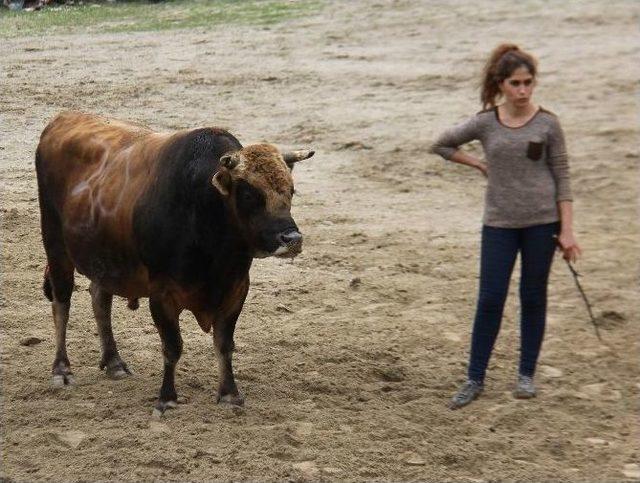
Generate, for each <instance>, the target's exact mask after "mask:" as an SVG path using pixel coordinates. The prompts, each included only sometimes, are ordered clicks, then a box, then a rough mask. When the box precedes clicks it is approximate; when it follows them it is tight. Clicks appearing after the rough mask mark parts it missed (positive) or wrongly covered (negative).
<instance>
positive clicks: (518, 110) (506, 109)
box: [498, 102, 538, 119]
mask: <svg viewBox="0 0 640 483" xmlns="http://www.w3.org/2000/svg"><path fill="white" fill-rule="evenodd" d="M498 108H499V109H500V111H501V113H503V114H505V115H506V116H507V117H509V118H510V119H526V118H528V117H530V116H531V115H533V114H534V113H535V112H536V111H537V110H538V106H536V105H535V104H534V103H532V102H529V103H527V104H525V105H523V106H518V105H515V104H512V103H511V102H505V103H504V104H502V105H500V106H499V107H498Z"/></svg>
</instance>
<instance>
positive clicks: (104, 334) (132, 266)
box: [36, 112, 314, 414]
mask: <svg viewBox="0 0 640 483" xmlns="http://www.w3.org/2000/svg"><path fill="white" fill-rule="evenodd" d="M313 154H314V152H313V151H309V150H300V151H292V152H281V151H280V150H278V148H276V147H275V146H273V145H270V144H253V145H249V146H246V147H243V146H242V145H241V144H240V142H239V141H238V140H237V139H236V138H235V137H234V136H233V135H231V134H230V133H229V132H227V131H226V130H223V129H218V128H201V129H191V130H183V131H178V132H173V133H159V132H154V131H152V130H150V129H148V128H146V127H144V126H139V125H136V124H132V123H128V122H122V121H117V120H111V119H106V118H103V117H100V116H96V115H90V114H84V113H79V112H64V113H61V114H59V115H58V116H57V117H56V118H55V119H54V120H53V121H51V122H50V123H49V124H48V125H47V127H46V128H45V129H44V131H43V132H42V135H41V137H40V142H39V144H38V148H37V151H36V173H37V179H38V197H39V204H40V214H41V229H42V239H43V244H44V249H45V252H46V258H47V268H46V271H45V280H44V285H43V288H44V292H45V295H46V296H47V298H49V300H50V301H51V302H52V309H53V320H54V326H55V334H56V353H55V358H54V361H53V368H52V383H53V385H54V386H65V385H70V384H73V382H74V380H73V374H72V371H71V365H70V363H69V358H68V356H67V350H66V329H67V322H68V319H69V308H70V302H71V293H72V291H73V286H74V273H75V271H77V272H78V273H80V274H82V275H84V276H86V277H87V278H88V279H89V280H90V290H89V291H90V294H91V302H92V307H93V313H94V316H95V319H96V322H97V326H98V334H99V338H100V342H101V348H102V350H101V360H100V365H99V366H100V369H101V370H102V369H104V370H105V371H106V374H107V375H108V376H109V377H112V378H121V377H126V376H127V375H129V374H130V371H129V368H128V367H127V364H126V363H125V362H124V361H123V360H122V358H121V357H120V354H119V352H118V349H117V346H116V341H115V339H114V337H113V332H112V328H111V307H112V301H113V296H114V295H116V296H120V297H124V298H126V299H128V300H129V307H130V308H132V309H135V308H137V307H138V299H139V298H148V299H149V309H150V312H151V317H152V318H153V322H154V324H155V326H156V328H157V330H158V333H159V335H160V339H161V341H162V353H163V356H164V375H163V380H162V385H161V387H160V394H159V397H158V400H157V402H156V404H155V409H154V411H156V412H159V413H160V414H161V413H163V412H164V411H165V410H166V409H167V408H171V407H175V406H176V404H177V393H176V389H175V382H174V381H175V367H176V364H177V363H178V360H179V359H180V355H181V353H182V338H181V336H180V326H179V316H180V313H181V312H182V311H183V310H189V311H191V312H192V313H193V315H194V316H195V319H196V320H197V322H198V324H199V326H200V327H201V328H202V330H203V331H204V332H213V340H214V347H215V352H216V356H217V361H218V368H219V384H218V392H217V401H218V402H224V403H229V404H233V405H241V404H243V402H244V398H243V397H242V395H241V394H240V393H239V391H238V388H237V386H236V383H235V379H234V374H233V367H232V351H233V348H234V342H233V335H234V330H235V326H236V321H237V319H238V317H239V315H240V312H241V310H242V307H243V305H244V301H245V298H246V296H247V293H248V290H249V269H250V267H251V263H252V261H253V259H254V258H262V257H268V256H276V257H285V258H286V257H295V256H296V255H298V254H299V253H300V252H301V250H302V235H301V234H300V231H299V230H298V227H297V226H296V223H295V221H294V220H293V218H292V216H291V199H292V195H293V192H294V188H293V179H292V176H291V171H292V169H293V165H294V163H296V162H299V161H302V160H304V159H307V158H309V157H311V156H312V155H313Z"/></svg>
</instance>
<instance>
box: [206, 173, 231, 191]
mask: <svg viewBox="0 0 640 483" xmlns="http://www.w3.org/2000/svg"><path fill="white" fill-rule="evenodd" d="M231 182H232V181H231V175H230V174H229V171H227V170H226V169H221V170H220V171H218V172H217V173H216V174H214V175H213V178H211V184H212V185H213V186H214V188H215V189H217V190H218V191H219V192H220V194H221V195H222V196H224V197H227V196H229V193H230V192H231Z"/></svg>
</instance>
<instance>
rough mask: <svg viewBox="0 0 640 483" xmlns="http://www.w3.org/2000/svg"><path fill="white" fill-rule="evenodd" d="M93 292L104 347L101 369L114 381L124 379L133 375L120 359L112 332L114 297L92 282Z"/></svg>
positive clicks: (94, 311) (92, 303)
mask: <svg viewBox="0 0 640 483" xmlns="http://www.w3.org/2000/svg"><path fill="white" fill-rule="evenodd" d="M89 291H90V292H91V305H92V306H93V315H94V316H95V318H96V323H97V324H98V334H99V335H100V345H101V346H102V359H101V360H100V369H105V368H106V370H107V376H109V377H111V378H112V379H122V378H123V377H126V376H128V375H130V374H131V372H130V371H129V368H128V367H127V365H126V364H125V363H124V361H123V360H122V359H121V358H120V354H119V353H118V348H117V347H116V341H115V339H114V338H113V331H112V330H111V303H112V302H113V295H112V294H110V293H109V292H106V291H105V290H104V289H102V288H101V287H100V285H98V284H97V283H95V282H91V285H90V287H89Z"/></svg>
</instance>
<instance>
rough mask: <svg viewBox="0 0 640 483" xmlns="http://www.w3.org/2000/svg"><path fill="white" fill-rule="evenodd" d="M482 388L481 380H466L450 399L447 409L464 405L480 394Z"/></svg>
mask: <svg viewBox="0 0 640 483" xmlns="http://www.w3.org/2000/svg"><path fill="white" fill-rule="evenodd" d="M483 389H484V385H483V384H482V383H481V382H478V381H472V380H468V381H467V382H465V383H464V385H463V386H462V387H461V388H460V390H459V391H458V392H457V393H456V395H455V396H453V398H452V399H451V402H450V403H449V409H459V408H461V407H463V406H466V405H467V404H469V403H470V402H472V401H473V400H474V399H476V398H477V397H478V396H479V395H480V394H482V390H483Z"/></svg>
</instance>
